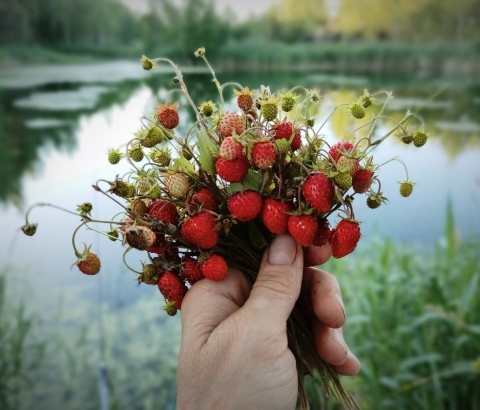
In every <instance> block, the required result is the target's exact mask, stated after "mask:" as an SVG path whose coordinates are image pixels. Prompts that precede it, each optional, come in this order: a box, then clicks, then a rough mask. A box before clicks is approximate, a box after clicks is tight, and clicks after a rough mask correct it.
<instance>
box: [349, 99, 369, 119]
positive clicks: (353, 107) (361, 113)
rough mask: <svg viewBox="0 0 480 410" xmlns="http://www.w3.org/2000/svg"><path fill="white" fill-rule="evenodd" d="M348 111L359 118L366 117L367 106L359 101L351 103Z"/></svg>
mask: <svg viewBox="0 0 480 410" xmlns="http://www.w3.org/2000/svg"><path fill="white" fill-rule="evenodd" d="M348 111H349V112H350V114H352V115H353V116H354V117H355V118H357V119H359V120H360V119H362V118H363V117H365V108H363V106H362V105H361V104H359V103H357V102H353V103H350V106H349V108H348Z"/></svg>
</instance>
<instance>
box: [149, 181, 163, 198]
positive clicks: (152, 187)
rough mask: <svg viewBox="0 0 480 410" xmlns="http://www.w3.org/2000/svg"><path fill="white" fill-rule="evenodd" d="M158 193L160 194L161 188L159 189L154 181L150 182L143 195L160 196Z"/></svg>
mask: <svg viewBox="0 0 480 410" xmlns="http://www.w3.org/2000/svg"><path fill="white" fill-rule="evenodd" d="M160 195H162V190H161V189H160V185H158V184H157V183H156V182H154V183H153V184H151V185H150V188H148V190H147V191H146V192H145V196H148V197H149V198H154V199H155V198H160Z"/></svg>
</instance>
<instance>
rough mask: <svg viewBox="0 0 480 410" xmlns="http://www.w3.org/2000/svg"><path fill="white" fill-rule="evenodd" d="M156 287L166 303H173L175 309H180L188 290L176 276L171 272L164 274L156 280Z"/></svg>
mask: <svg viewBox="0 0 480 410" xmlns="http://www.w3.org/2000/svg"><path fill="white" fill-rule="evenodd" d="M157 285H158V289H159V290H160V292H161V293H162V295H163V296H164V298H165V299H166V300H167V301H168V302H174V303H175V307H176V308H177V309H181V308H182V301H183V298H184V297H185V295H186V293H187V291H188V288H187V287H186V286H185V283H184V282H183V280H182V279H181V278H180V277H179V276H178V275H175V273H173V272H164V273H162V275H161V276H160V279H158V283H157Z"/></svg>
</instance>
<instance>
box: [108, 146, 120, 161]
mask: <svg viewBox="0 0 480 410" xmlns="http://www.w3.org/2000/svg"><path fill="white" fill-rule="evenodd" d="M122 158H123V154H122V153H121V152H120V151H119V150H118V149H113V148H112V149H110V150H108V162H110V164H112V165H115V164H118V163H119V162H120V160H121V159H122Z"/></svg>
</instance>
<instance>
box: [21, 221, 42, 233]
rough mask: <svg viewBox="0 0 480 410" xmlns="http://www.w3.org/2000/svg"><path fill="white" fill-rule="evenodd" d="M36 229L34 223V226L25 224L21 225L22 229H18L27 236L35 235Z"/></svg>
mask: <svg viewBox="0 0 480 410" xmlns="http://www.w3.org/2000/svg"><path fill="white" fill-rule="evenodd" d="M37 227H38V224H36V223H34V224H31V223H28V222H27V223H25V224H24V225H22V227H21V228H20V229H21V230H22V232H23V233H24V234H25V235H27V236H33V235H35V234H36V232H37Z"/></svg>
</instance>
